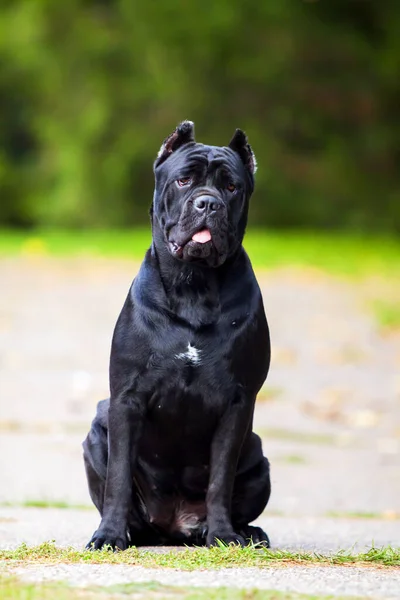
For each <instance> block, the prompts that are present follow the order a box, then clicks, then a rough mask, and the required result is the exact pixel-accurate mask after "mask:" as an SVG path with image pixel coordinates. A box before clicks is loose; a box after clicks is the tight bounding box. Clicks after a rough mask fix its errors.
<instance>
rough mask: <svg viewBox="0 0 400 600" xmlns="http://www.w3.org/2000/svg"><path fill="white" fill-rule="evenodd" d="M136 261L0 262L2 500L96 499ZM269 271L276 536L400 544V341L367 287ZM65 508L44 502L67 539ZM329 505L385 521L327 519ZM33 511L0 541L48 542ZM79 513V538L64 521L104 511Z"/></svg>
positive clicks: (268, 424) (320, 542)
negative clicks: (90, 445)
mask: <svg viewBox="0 0 400 600" xmlns="http://www.w3.org/2000/svg"><path fill="white" fill-rule="evenodd" d="M136 268H137V265H135V264H132V263H130V262H128V261H106V260H94V259H92V260H89V259H88V260H77V259H76V260H69V261H66V260H51V259H44V258H37V259H34V258H31V259H28V258H26V259H17V258H13V259H3V260H1V261H0V281H1V282H2V290H1V296H0V480H1V482H2V485H1V488H0V502H2V503H5V502H8V503H11V504H13V503H20V502H23V501H32V500H48V501H54V500H63V501H67V502H69V503H73V504H89V502H90V500H89V496H88V493H87V489H86V482H85V479H84V473H83V466H82V460H81V449H80V443H81V441H82V439H83V437H84V435H85V432H86V430H87V428H88V426H89V423H90V420H91V418H92V416H93V413H94V409H95V405H96V402H97V400H98V399H100V398H102V397H105V396H106V395H107V392H108V382H107V369H108V353H109V346H110V339H111V334H112V329H113V326H114V323H115V320H116V317H117V315H118V312H119V310H120V308H121V306H122V303H123V301H124V299H125V296H126V293H127V290H128V287H129V284H130V281H131V279H132V277H133V275H134V272H135V270H136ZM260 282H261V285H262V291H263V295H264V302H265V307H266V311H267V315H268V317H269V322H270V327H271V336H272V343H273V359H272V366H271V372H270V376H269V378H268V381H267V384H266V386H265V389H264V390H263V393H262V394H261V396H260V399H259V402H258V407H257V412H256V428H257V429H258V431H259V432H260V433H261V434H262V437H263V440H264V449H265V452H266V454H267V455H268V456H269V458H270V460H271V463H272V482H273V494H272V498H271V502H270V505H269V508H268V510H267V511H266V513H265V516H264V517H263V518H265V519H268V516H269V517H270V518H269V519H268V521H269V526H268V530H269V531H270V533H271V537H272V540H273V542H274V545H278V546H281V545H282V546H283V547H293V543H294V544H295V545H296V544H297V543H299V544H300V545H301V546H303V547H307V548H313V549H320V550H321V551H322V550H326V549H332V548H334V547H336V546H340V545H341V544H344V545H345V546H347V547H350V546H352V545H353V542H355V541H357V540H362V543H364V544H365V543H366V544H368V543H369V542H370V538H371V540H372V538H374V539H375V540H376V541H377V540H378V539H379V540H381V542H380V543H386V542H389V541H390V542H391V543H396V542H397V544H400V532H399V526H398V524H399V521H398V520H393V521H392V520H389V519H393V518H395V517H396V516H397V517H398V516H399V513H400V501H399V498H400V338H399V337H396V336H391V337H383V336H382V335H380V334H379V332H378V329H377V327H376V325H375V324H374V322H373V321H372V320H371V318H370V316H369V314H368V313H367V312H365V306H364V304H365V298H364V294H365V293H366V292H365V290H366V288H365V286H363V285H361V284H359V285H356V284H354V285H352V284H346V283H343V282H339V281H336V280H333V279H329V278H326V277H324V276H322V275H318V274H315V273H312V272H310V273H309V272H302V273H299V272H291V271H287V270H286V271H280V272H276V273H271V274H267V275H265V274H263V275H260ZM4 510H6V509H4ZM4 510H3V511H2V514H3V513H4ZM7 510H9V509H7ZM67 513H69V511H66V513H63V515H64V514H65V517H62V518H61V517H60V518H58V517H57V518H56V519H55V520H53V521H52V519H51V517H50V511H49V512H47V511H42V512H40V513H37V515H38V516H36V517H35V519H37V520H38V523H41V524H42V525H43V528H42V529H41V527H39V526H38V528H37V530H36V531H39V530H41V531H42V532H46V535H47V532H48V533H49V536H48V537H51V538H55V539H57V540H58V539H59V540H60V541H62V537H63V534H62V531H64V529H63V527H64V526H63V524H62V523H64V519H65V521H67V520H68V518H69V517H68V516H67ZM333 513H335V514H336V515H339V516H341V517H346V516H349V515H350V513H372V514H373V515H375V516H381V517H384V518H385V519H387V520H381V521H378V520H376V521H375V520H373V519H359V520H347V519H346V520H345V519H343V520H342V519H341V518H336V519H333V520H324V519H323V517H326V516H328V515H331V514H333ZM35 514H36V513H35ZM30 515H31V513H30V512H29V511H26V512H18V514H17V515H16V514H14V513H13V514H11V516H10V515H9V513H8V512H7V511H6V514H3V519H6V521H4V520H3V521H0V526H1V529H0V546H4V545H9V544H15V543H16V541H17V540H20V539H23V538H24V536H25V538H26V539H27V540H29V541H30V542H32V543H33V542H35V540H37V541H39V539H43V538H41V536H40V535H39V534H38V533H37V537H35V535H31V533H32V531H33V530H32V529H31V525H30V523H31V520H32V517H31V516H30ZM41 515H43V516H41ZM277 517H282V519H278V518H277ZM71 518H72V513H71ZM74 518H75V517H74ZM76 518H77V519H78V520H79V519H80V518H82V519H83V523H84V524H85V525H87V527H83V526H82V528H78V529H79V537H78V536H77V537H76V538H75V534H74V529H73V528H72V527H71V528H68V527H67V528H66V531H68V536H69V537H68V541H69V542H70V543H78V544H80V543H81V541H84V540H83V538H85V540H86V538H87V533H89V535H90V533H91V530H92V528H93V524H94V525H95V523H94V521H96V513H95V512H85V513H84V516H82V517H78V516H77V517H76ZM7 519H16V521H13V520H11V521H7ZM49 523H51V524H52V526H51V527H50V528H47V524H49ZM89 523H90V528H89V526H88V525H89ZM310 523H314V525H310ZM307 524H308V525H307ZM53 525H54V527H53ZM50 530H51V531H50ZM83 532H85V534H83ZM371 533H372V534H373V535H372V536H371ZM379 536H380V537H379ZM47 539H48V538H47ZM291 544H292V545H291ZM399 596H400V592H399Z"/></svg>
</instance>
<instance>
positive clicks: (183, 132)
mask: <svg viewBox="0 0 400 600" xmlns="http://www.w3.org/2000/svg"><path fill="white" fill-rule="evenodd" d="M194 141H195V139H194V123H193V121H182V123H180V124H179V125H178V127H177V128H176V129H175V131H173V132H172V133H171V134H170V135H169V136H168V137H167V138H166V139H165V140H164V142H163V144H162V146H161V148H160V151H159V153H158V154H157V158H156V162H155V164H154V166H155V167H158V165H160V164H161V163H163V162H164V160H166V159H167V158H168V157H169V156H170V154H172V153H173V152H175V150H178V148H180V147H181V146H183V145H184V144H188V143H189V142H194Z"/></svg>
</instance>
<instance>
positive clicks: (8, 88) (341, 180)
mask: <svg viewBox="0 0 400 600" xmlns="http://www.w3.org/2000/svg"><path fill="white" fill-rule="evenodd" d="M399 31H400V2H398V0H385V1H384V2H383V1H382V2H378V1H373V0H335V1H334V2H329V1H323V0H320V1H311V2H310V1H309V2H306V1H303V0H270V1H267V2H262V1H261V2H260V0H246V2H241V1H239V0H216V1H215V2H207V1H206V0H201V1H200V0H192V1H191V2H185V1H184V0H168V1H166V0H165V1H162V2H139V1H138V0H136V1H135V0H69V1H68V2H62V1H60V0H2V2H1V5H0V223H2V224H4V225H16V226H35V225H39V226H43V225H51V226H59V225H63V226H78V227H87V226H95V227H99V226H104V225H107V226H125V225H131V224H137V223H141V222H144V221H146V220H147V218H148V217H147V210H148V205H149V203H150V200H151V194H152V161H153V158H154V157H155V155H156V153H157V150H158V148H159V146H160V144H161V142H162V140H163V138H164V137H165V136H166V135H167V134H168V133H169V132H170V131H171V130H172V129H173V128H174V127H175V125H176V124H177V123H178V122H179V121H180V120H182V119H184V118H190V119H192V120H194V121H195V122H196V127H197V134H198V139H199V140H200V141H204V142H206V143H213V144H218V145H224V144H227V143H228V142H229V139H230V136H231V135H232V133H233V131H234V129H235V127H241V128H244V129H245V130H246V132H247V133H248V135H249V139H250V142H251V144H252V146H253V148H254V150H255V153H256V156H257V158H258V162H259V172H258V174H257V190H256V194H255V196H254V201H253V206H252V210H251V222H253V223H257V224H258V225H268V226H281V227H288V226H308V227H310V226H312V227H345V228H353V229H361V230H371V229H375V230H392V231H399V230H400V185H399V184H400V171H399V163H400V121H399V118H398V117H399V107H400V77H399V67H400V35H399Z"/></svg>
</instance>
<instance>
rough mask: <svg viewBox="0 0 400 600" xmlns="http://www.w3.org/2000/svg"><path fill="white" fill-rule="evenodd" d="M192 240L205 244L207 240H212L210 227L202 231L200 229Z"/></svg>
mask: <svg viewBox="0 0 400 600" xmlns="http://www.w3.org/2000/svg"><path fill="white" fill-rule="evenodd" d="M192 240H193V241H194V242H199V244H205V243H206V242H209V241H210V240H211V233H210V232H209V230H208V229H202V230H201V231H198V232H197V233H195V234H194V236H193V237H192Z"/></svg>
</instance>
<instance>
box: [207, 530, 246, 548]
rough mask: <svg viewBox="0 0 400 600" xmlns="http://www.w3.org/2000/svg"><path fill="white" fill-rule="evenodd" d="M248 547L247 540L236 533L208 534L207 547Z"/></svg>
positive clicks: (214, 532)
mask: <svg viewBox="0 0 400 600" xmlns="http://www.w3.org/2000/svg"><path fill="white" fill-rule="evenodd" d="M220 542H222V543H223V544H226V545H229V544H235V546H237V545H239V546H242V547H244V546H246V541H245V539H244V538H243V537H242V536H241V535H239V534H237V533H235V532H234V531H210V532H209V533H208V534H207V546H208V547H210V546H218V545H219V543H220Z"/></svg>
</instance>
